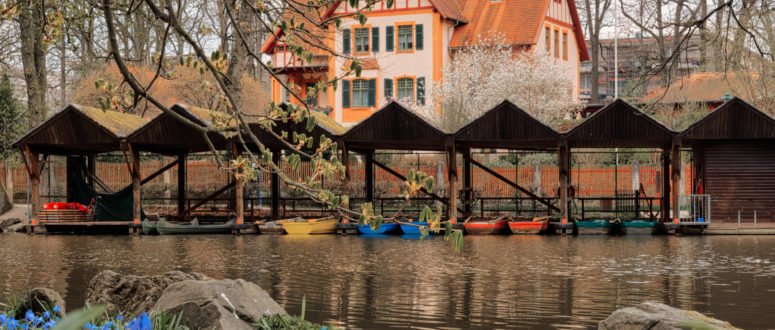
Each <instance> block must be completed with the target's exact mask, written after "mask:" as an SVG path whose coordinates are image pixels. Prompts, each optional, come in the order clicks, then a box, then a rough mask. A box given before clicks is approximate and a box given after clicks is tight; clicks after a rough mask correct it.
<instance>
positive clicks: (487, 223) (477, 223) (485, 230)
mask: <svg viewBox="0 0 775 330" xmlns="http://www.w3.org/2000/svg"><path fill="white" fill-rule="evenodd" d="M463 227H464V228H465V230H466V234H471V235H498V234H505V233H506V232H508V229H509V217H508V216H505V215H504V216H500V217H497V218H494V219H492V218H489V219H488V218H484V219H471V218H469V219H467V220H466V221H465V222H463Z"/></svg>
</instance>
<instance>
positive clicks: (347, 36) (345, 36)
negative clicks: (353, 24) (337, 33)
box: [342, 29, 352, 54]
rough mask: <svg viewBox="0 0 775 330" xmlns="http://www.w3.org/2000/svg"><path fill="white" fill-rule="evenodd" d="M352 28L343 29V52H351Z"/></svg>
mask: <svg viewBox="0 0 775 330" xmlns="http://www.w3.org/2000/svg"><path fill="white" fill-rule="evenodd" d="M351 43H352V42H350V30H349V29H347V30H344V31H342V53H345V54H350V44H351Z"/></svg>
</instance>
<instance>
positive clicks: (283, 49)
mask: <svg viewBox="0 0 775 330" xmlns="http://www.w3.org/2000/svg"><path fill="white" fill-rule="evenodd" d="M277 51H278V52H284V51H285V46H284V45H280V46H277Z"/></svg>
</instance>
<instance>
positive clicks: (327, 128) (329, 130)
mask: <svg viewBox="0 0 775 330" xmlns="http://www.w3.org/2000/svg"><path fill="white" fill-rule="evenodd" d="M280 107H281V108H283V110H285V109H286V108H285V107H287V105H286V104H281V105H280ZM310 113H311V114H312V116H313V117H315V126H314V127H313V128H312V131H308V130H307V122H306V121H303V122H301V123H294V122H291V121H288V122H275V126H274V127H273V129H272V131H273V132H274V133H275V134H277V135H279V136H282V133H283V132H286V133H287V134H288V135H287V136H288V137H287V138H286V141H288V142H289V143H291V144H293V143H294V142H293V133H294V132H296V133H298V134H305V135H307V136H312V137H313V141H314V142H313V145H317V144H318V142H319V141H320V137H321V136H325V137H328V138H329V139H331V140H334V141H337V140H338V139H339V137H340V136H341V135H342V134H343V133H345V132H346V131H347V129H346V128H344V127H343V126H342V125H340V124H339V123H337V122H336V121H335V120H333V119H332V118H331V117H329V116H328V115H326V114H324V113H322V112H319V111H310ZM248 126H249V127H250V130H251V131H252V132H253V134H254V135H255V136H256V138H258V140H259V141H260V142H261V143H263V144H264V145H265V146H266V147H267V148H269V149H272V150H281V149H287V147H286V144H285V143H283V142H282V141H280V140H278V139H277V138H276V137H275V136H274V135H272V134H271V133H270V132H268V131H267V128H266V127H265V126H264V125H262V124H260V123H255V122H253V123H249V124H248ZM245 142H247V143H248V144H250V141H245Z"/></svg>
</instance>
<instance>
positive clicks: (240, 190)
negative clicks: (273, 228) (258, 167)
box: [234, 145, 249, 225]
mask: <svg viewBox="0 0 775 330" xmlns="http://www.w3.org/2000/svg"><path fill="white" fill-rule="evenodd" d="M240 154H242V152H241V151H240V150H239V149H237V148H236V145H235V147H234V157H239V156H240ZM245 165H246V166H249V164H245ZM236 171H237V172H236V173H234V183H235V186H236V188H235V191H234V207H235V210H236V216H237V224H238V225H241V224H243V223H244V222H245V195H244V192H245V180H244V179H242V172H243V171H244V169H242V168H238V169H236Z"/></svg>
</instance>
